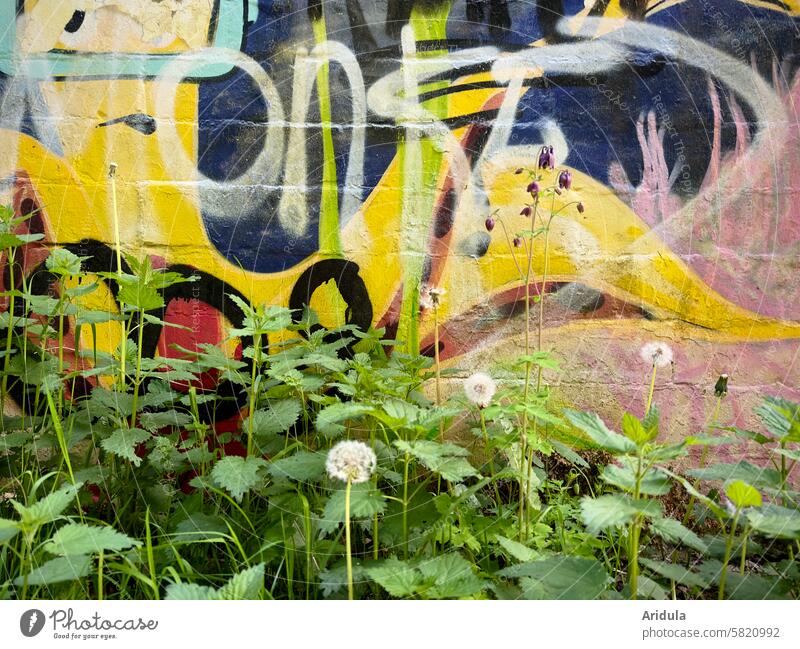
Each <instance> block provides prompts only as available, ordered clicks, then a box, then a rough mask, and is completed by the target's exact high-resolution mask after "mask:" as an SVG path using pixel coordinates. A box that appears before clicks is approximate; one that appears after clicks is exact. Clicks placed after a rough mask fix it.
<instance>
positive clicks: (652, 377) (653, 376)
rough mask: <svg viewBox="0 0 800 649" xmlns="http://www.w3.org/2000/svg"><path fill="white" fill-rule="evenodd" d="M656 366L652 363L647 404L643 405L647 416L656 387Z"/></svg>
mask: <svg viewBox="0 0 800 649" xmlns="http://www.w3.org/2000/svg"><path fill="white" fill-rule="evenodd" d="M657 369H658V366H657V365H656V364H655V363H653V372H652V374H651V375H650V391H649V392H648V393H647V405H646V406H645V407H644V414H645V416H647V413H648V412H650V406H652V405H653V392H654V390H655V389H656V370H657Z"/></svg>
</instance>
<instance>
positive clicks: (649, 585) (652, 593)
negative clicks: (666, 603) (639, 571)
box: [637, 575, 669, 599]
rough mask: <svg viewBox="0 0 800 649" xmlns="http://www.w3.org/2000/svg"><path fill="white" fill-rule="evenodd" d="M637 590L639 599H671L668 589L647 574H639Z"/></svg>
mask: <svg viewBox="0 0 800 649" xmlns="http://www.w3.org/2000/svg"><path fill="white" fill-rule="evenodd" d="M637 591H638V596H639V599H669V596H668V595H667V591H665V590H664V589H663V588H662V587H661V585H660V584H658V582H656V581H654V580H652V579H650V578H649V577H648V576H647V575H639V585H638V588H637Z"/></svg>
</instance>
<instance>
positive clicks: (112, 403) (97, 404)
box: [88, 387, 133, 417]
mask: <svg viewBox="0 0 800 649" xmlns="http://www.w3.org/2000/svg"><path fill="white" fill-rule="evenodd" d="M88 410H89V412H90V413H92V415H94V416H95V417H102V416H109V417H128V416H129V415H130V414H131V413H132V412H133V395H132V394H128V393H127V392H116V391H111V390H106V389H105V388H101V387H97V388H95V389H94V390H92V396H91V397H90V398H89V405H88Z"/></svg>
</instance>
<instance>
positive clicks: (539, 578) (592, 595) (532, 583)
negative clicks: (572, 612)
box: [498, 555, 611, 599]
mask: <svg viewBox="0 0 800 649" xmlns="http://www.w3.org/2000/svg"><path fill="white" fill-rule="evenodd" d="M498 574H499V575H500V576H502V577H512V578H513V577H519V578H521V579H520V585H521V586H522V588H523V593H524V595H525V598H526V599H597V598H598V597H600V595H601V594H602V593H603V591H605V590H606V588H608V585H609V583H610V582H611V579H610V577H609V576H608V573H607V572H606V570H605V568H604V567H603V564H601V563H600V562H599V561H595V560H594V559H587V558H584V557H575V556H567V555H555V556H552V557H548V558H547V559H539V560H538V561H529V562H528V563H522V564H519V565H516V566H511V567H509V568H505V569H503V570H501V571H500V572H499V573H498Z"/></svg>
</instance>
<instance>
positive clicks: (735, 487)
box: [725, 480, 762, 509]
mask: <svg viewBox="0 0 800 649" xmlns="http://www.w3.org/2000/svg"><path fill="white" fill-rule="evenodd" d="M725 495H726V496H728V498H729V499H730V501H731V502H732V503H733V504H734V505H735V506H736V508H737V509H743V508H745V507H761V504H762V500H761V494H760V493H758V490H757V489H756V488H755V487H753V486H752V485H749V484H747V483H746V482H744V481H743V480H734V481H733V482H731V483H730V484H728V485H727V486H726V487H725Z"/></svg>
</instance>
